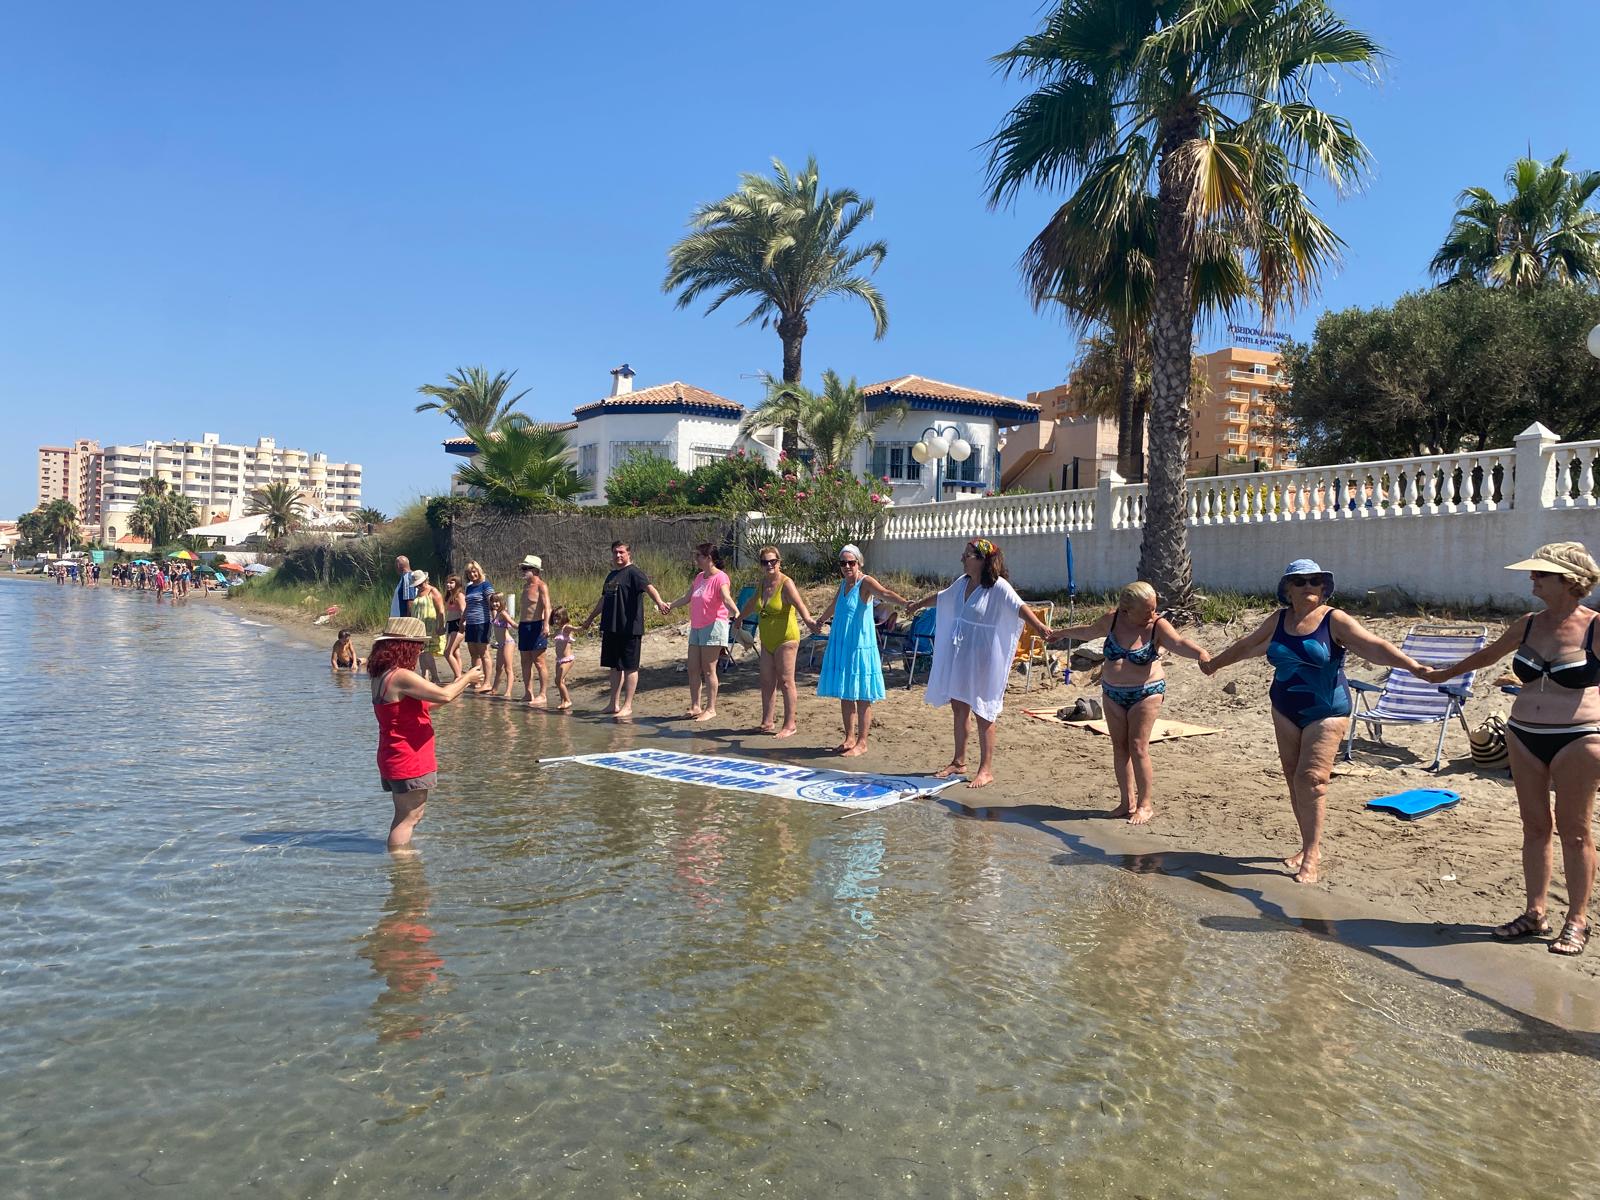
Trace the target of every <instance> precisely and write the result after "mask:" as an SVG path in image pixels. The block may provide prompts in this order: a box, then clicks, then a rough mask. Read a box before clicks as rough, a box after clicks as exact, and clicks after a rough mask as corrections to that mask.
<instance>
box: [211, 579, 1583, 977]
mask: <svg viewBox="0 0 1600 1200" xmlns="http://www.w3.org/2000/svg"><path fill="white" fill-rule="evenodd" d="M826 595H827V592H826V591H825V590H824V589H820V588H818V589H810V590H808V603H811V604H813V605H816V606H817V607H820V605H818V604H817V602H818V601H824V602H825V598H826ZM228 607H229V608H230V609H237V610H240V611H245V610H246V609H248V611H249V612H251V613H252V614H253V615H259V616H260V617H261V618H263V619H270V620H275V621H279V622H287V623H291V624H293V625H295V626H296V627H297V628H298V627H299V626H301V625H303V624H305V623H306V622H308V621H309V618H308V617H298V616H296V615H295V614H292V613H286V612H285V610H283V609H281V608H275V607H271V606H264V605H257V604H249V603H248V602H246V601H243V600H239V601H235V602H233V603H230V604H229V605H228ZM1084 612H1085V610H1081V609H1080V613H1079V619H1080V620H1086V619H1090V618H1089V617H1088V616H1085V615H1084ZM1265 613H1266V610H1264V609H1263V610H1261V611H1260V612H1254V613H1247V614H1244V615H1242V616H1241V617H1240V618H1239V619H1238V620H1235V621H1231V622H1229V623H1227V624H1211V625H1201V626H1198V627H1196V628H1194V629H1192V630H1190V631H1189V632H1190V633H1191V634H1192V636H1194V637H1195V638H1196V640H1198V641H1199V642H1200V643H1201V644H1203V645H1205V646H1206V647H1207V648H1208V649H1210V650H1211V651H1212V652H1213V653H1215V652H1216V651H1217V650H1219V649H1221V648H1222V647H1224V646H1226V645H1227V644H1228V643H1229V642H1231V641H1232V640H1234V639H1235V638H1237V637H1238V636H1240V635H1241V634H1242V633H1244V632H1246V631H1248V630H1249V629H1251V628H1253V627H1254V626H1255V624H1256V623H1257V622H1258V621H1259V620H1260V619H1261V618H1262V617H1263V616H1264V615H1265ZM1419 619H1421V618H1419V617H1417V616H1377V617H1363V618H1362V620H1363V622H1364V623H1365V624H1366V625H1367V626H1368V628H1370V629H1372V630H1374V631H1375V632H1377V633H1379V634H1381V635H1382V636H1384V637H1386V638H1388V639H1390V640H1391V641H1395V642H1398V641H1399V640H1400V639H1401V638H1403V637H1404V635H1405V632H1406V630H1407V629H1408V628H1409V627H1410V626H1411V625H1412V624H1414V623H1415V622H1416V621H1417V620H1419ZM1502 620H1503V618H1502ZM1490 625H1491V636H1493V635H1494V633H1497V632H1498V630H1499V629H1500V628H1502V627H1503V626H1502V625H1500V624H1497V623H1495V622H1494V621H1491V622H1490ZM317 632H318V633H321V632H322V631H321V630H318V631H317ZM327 640H328V642H329V644H330V645H331V643H332V630H328V631H327ZM362 640H363V639H359V638H358V642H361V641H362ZM686 646H687V627H686V626H674V627H669V628H665V629H658V630H655V631H652V632H651V633H650V634H649V635H647V636H646V638H645V641H644V648H643V660H642V667H641V672H640V682H639V691H638V695H637V698H636V700H635V703H634V718H635V719H634V722H633V723H634V725H635V727H636V728H637V729H640V730H644V729H651V728H654V729H656V730H658V731H659V736H661V737H663V738H670V739H674V740H680V744H681V742H682V741H688V742H689V743H690V744H692V746H693V747H694V748H695V749H696V750H700V751H704V752H711V753H716V752H721V753H733V754H741V755H753V756H760V755H772V756H774V757H777V758H780V759H783V760H785V761H790V762H794V763H798V764H803V765H837V766H840V767H843V768H846V769H851V770H861V771H884V772H894V773H927V772H931V771H933V770H935V769H937V768H938V767H940V766H942V765H944V763H945V762H947V761H948V759H949V752H950V723H949V722H950V718H949V712H948V710H947V709H934V708H931V707H929V706H928V705H927V704H926V703H924V701H923V687H922V682H921V681H922V679H923V674H922V672H921V671H919V673H918V683H917V685H916V686H914V687H912V688H911V689H909V690H907V689H906V687H905V673H904V671H903V670H902V669H901V667H900V666H899V664H898V662H890V663H887V664H886V669H885V676H886V685H887V688H888V696H887V697H886V699H885V700H884V701H883V702H882V703H880V704H877V705H875V706H874V707H873V714H874V716H873V730H872V739H871V749H870V751H869V752H868V753H867V754H865V755H863V756H861V757H860V758H858V759H854V760H848V761H836V760H834V759H833V757H832V755H830V754H828V753H827V750H828V748H829V747H831V746H833V745H834V744H836V743H837V741H838V738H839V733H840V725H839V706H838V702H837V701H834V700H819V699H818V698H817V697H816V695H815V690H816V673H815V670H807V669H806V666H805V655H804V654H802V655H801V665H800V675H799V682H800V713H799V733H798V734H797V735H796V736H795V737H793V738H790V739H787V740H784V741H779V740H777V739H774V738H772V737H770V736H766V735H763V734H760V733H756V732H754V729H755V726H756V724H757V723H758V721H759V717H760V693H759V681H758V677H757V670H756V666H755V662H754V656H753V652H752V651H749V650H745V649H742V648H739V647H735V654H736V656H737V660H738V665H737V666H736V668H735V669H734V670H733V671H731V672H728V673H726V674H725V675H724V679H723V685H722V690H721V696H720V699H719V702H718V711H717V717H716V719H714V720H711V721H707V722H700V723H695V722H692V721H690V720H688V719H687V718H685V717H684V716H683V715H682V714H683V712H684V709H685V707H686V699H687V695H686V691H685V679H686V675H685V672H684V669H683V667H684V659H685V648H686ZM575 654H576V659H577V661H576V663H575V667H576V674H575V675H574V676H573V679H572V682H571V685H570V686H571V688H572V695H573V701H574V705H575V709H576V716H575V718H572V719H582V720H600V719H602V718H601V716H600V711H599V710H600V709H601V708H602V707H603V706H604V704H605V701H606V695H607V691H606V678H607V676H606V672H604V671H603V670H602V669H601V668H600V665H599V637H598V635H591V636H587V637H582V638H580V639H579V640H578V642H577V644H576V647H575ZM819 661H820V658H819ZM1163 662H1164V664H1165V667H1166V672H1167V679H1168V685H1167V686H1168V691H1167V696H1166V700H1165V706H1164V708H1163V716H1164V717H1165V718H1168V719H1172V720H1181V721H1185V722H1189V723H1192V724H1196V725H1207V726H1215V727H1218V728H1220V730H1221V732H1220V733H1215V734H1211V735H1208V736H1203V737H1192V738H1184V739H1179V740H1174V741H1166V742H1161V743H1158V744H1156V745H1155V746H1153V747H1152V754H1153V756H1154V759H1155V766H1156V787H1157V794H1156V811H1157V815H1156V819H1155V820H1154V821H1153V822H1151V823H1150V824H1149V825H1146V826H1140V827H1130V826H1128V825H1127V823H1126V822H1125V821H1121V820H1116V819H1112V818H1110V816H1109V813H1110V812H1111V810H1112V809H1113V808H1114V807H1116V804H1117V793H1116V782H1115V779H1114V778H1113V776H1112V772H1111V744H1110V740H1109V739H1108V738H1106V737H1103V736H1100V735H1097V734H1094V733H1090V732H1088V731H1085V730H1081V729H1074V728H1066V727H1063V726H1059V725H1054V724H1049V723H1045V722H1041V721H1036V720H1033V719H1031V718H1029V717H1026V716H1024V715H1023V710H1024V709H1025V708H1031V709H1044V710H1047V711H1053V710H1055V709H1057V708H1061V707H1063V706H1068V705H1070V704H1071V703H1072V702H1073V700H1075V699H1076V698H1077V697H1079V696H1093V697H1096V698H1098V696H1099V688H1098V685H1097V684H1096V683H1093V682H1091V675H1090V674H1089V673H1085V672H1075V673H1074V676H1073V683H1072V684H1071V685H1070V686H1065V685H1062V684H1061V683H1060V682H1059V681H1049V682H1045V683H1043V684H1041V683H1040V673H1039V672H1037V671H1036V672H1035V675H1034V685H1033V687H1032V689H1031V690H1029V691H1024V680H1023V677H1022V675H1021V674H1016V675H1014V676H1013V679H1012V683H1011V685H1010V688H1009V690H1008V693H1007V698H1006V710H1005V714H1004V716H1003V717H1002V718H1001V721H1000V734H999V752H998V763H997V778H996V781H995V783H994V784H993V785H992V786H990V787H988V788H985V789H983V790H981V791H967V790H965V789H962V788H959V787H958V788H956V789H952V790H951V791H948V792H946V793H945V794H944V796H945V799H947V800H948V801H950V802H952V803H954V804H962V805H966V806H968V807H971V808H981V809H982V810H983V811H984V813H985V815H989V816H1006V815H1010V814H1013V813H1016V814H1020V815H1022V816H1023V817H1025V818H1027V819H1030V820H1037V821H1039V822H1040V823H1042V824H1044V825H1046V826H1048V827H1050V828H1051V829H1052V831H1055V832H1058V833H1059V832H1061V831H1063V830H1069V831H1070V832H1071V833H1072V834H1073V835H1074V836H1079V835H1081V836H1082V837H1084V838H1087V839H1089V840H1091V841H1092V842H1094V843H1095V844H1096V845H1099V846H1101V847H1104V848H1116V849H1118V850H1119V851H1122V852H1123V853H1124V856H1126V854H1128V853H1131V854H1133V855H1149V856H1167V857H1168V858H1169V859H1171V858H1172V857H1173V856H1180V857H1179V859H1178V861H1188V862H1192V863H1210V864H1211V866H1212V867H1215V868H1219V869H1218V870H1213V871H1212V872H1211V873H1210V874H1211V878H1210V886H1213V887H1216V886H1222V887H1224V888H1228V889H1231V890H1236V891H1237V890H1241V889H1242V890H1249V891H1255V890H1260V891H1261V892H1262V893H1263V894H1268V893H1270V894H1271V895H1272V896H1273V898H1274V903H1275V904H1277V905H1279V906H1280V907H1285V906H1287V905H1289V904H1293V905H1295V906H1297V911H1303V912H1305V913H1313V912H1322V911H1324V909H1326V906H1327V905H1328V904H1330V903H1331V904H1332V905H1333V908H1334V909H1337V908H1338V907H1339V905H1340V904H1341V903H1344V902H1350V903H1353V904H1357V905H1362V906H1365V905H1375V906H1377V908H1376V909H1375V910H1373V911H1375V912H1376V911H1381V912H1382V913H1383V914H1384V916H1385V917H1386V919H1387V920H1388V921H1389V922H1391V923H1395V924H1397V925H1400V924H1403V925H1404V926H1406V927H1408V928H1410V929H1411V930H1413V931H1416V930H1421V931H1423V932H1424V933H1425V934H1427V935H1428V936H1427V937H1426V938H1424V939H1423V940H1425V941H1426V940H1429V939H1432V940H1437V941H1443V942H1457V943H1460V942H1470V943H1471V944H1472V950H1473V952H1474V953H1475V954H1478V955H1479V956H1480V957H1481V959H1482V963H1483V965H1484V967H1485V968H1486V969H1488V970H1490V971H1505V972H1519V971H1521V972H1529V973H1531V974H1532V975H1535V976H1544V975H1545V974H1546V973H1547V972H1550V971H1556V972H1560V973H1562V975H1564V976H1565V977H1566V978H1568V979H1574V978H1584V977H1589V978H1592V977H1594V976H1595V975H1597V974H1600V955H1594V954H1588V955H1583V956H1580V957H1578V958H1574V959H1560V958H1558V957H1557V956H1555V955H1552V954H1549V953H1548V952H1547V951H1546V949H1545V943H1544V941H1543V940H1535V941H1529V942H1523V943H1516V944H1508V945H1501V944H1499V943H1491V942H1488V941H1487V938H1488V932H1487V927H1488V926H1491V925H1494V924H1498V923H1499V922H1502V921H1506V920H1509V919H1510V918H1511V917H1513V916H1515V915H1516V914H1517V913H1518V912H1519V911H1520V910H1521V904H1522V870H1521V864H1520V857H1519V855H1520V846H1521V826H1520V823H1519V821H1518V818H1517V807H1516V797H1515V794H1514V792H1513V790H1512V786H1511V780H1510V777H1509V775H1505V774H1485V773H1482V772H1480V771H1478V770H1477V769H1476V768H1475V767H1474V766H1473V764H1472V761H1471V758H1470V756H1469V755H1468V746H1467V738H1466V734H1465V733H1464V732H1463V731H1462V729H1461V728H1460V727H1459V725H1456V726H1453V727H1452V728H1451V730H1450V731H1449V733H1448V734H1447V735H1446V739H1445V754H1446V759H1447V761H1446V763H1445V765H1444V767H1443V769H1442V770H1440V771H1438V772H1433V771H1429V770H1427V769H1426V768H1427V764H1428V763H1429V762H1431V760H1432V746H1433V742H1434V740H1435V739H1436V738H1437V737H1438V731H1437V727H1422V728H1416V729H1399V730H1390V731H1386V734H1385V738H1386V740H1387V742H1388V745H1386V746H1378V745H1376V744H1374V743H1372V742H1370V741H1364V740H1363V738H1362V737H1361V736H1360V735H1359V734H1358V736H1357V743H1356V753H1355V761H1354V763H1352V764H1344V763H1341V764H1340V766H1339V767H1338V768H1337V769H1336V771H1335V778H1334V780H1333V783H1332V786H1331V788H1330V789H1329V793H1328V819H1327V825H1326V831H1325V834H1324V842H1323V845H1324V849H1323V876H1324V878H1323V882H1321V883H1319V884H1314V885H1310V886H1308V887H1302V886H1301V885H1297V884H1294V883H1293V882H1292V881H1291V880H1290V879H1289V877H1288V873H1287V872H1285V871H1284V870H1283V869H1282V868H1281V866H1280V865H1279V863H1278V861H1277V860H1279V859H1281V858H1282V856H1283V855H1285V854H1287V853H1289V852H1290V851H1292V850H1294V849H1297V848H1298V834H1297V831H1296V827H1295V823H1294V818H1293V814H1292V813H1291V812H1290V809H1289V803H1288V798H1287V795H1286V793H1285V791H1284V786H1283V780H1282V776H1281V774H1280V773H1279V769H1278V765H1277V751H1276V746H1275V743H1274V740H1273V733H1272V724H1271V718H1270V716H1269V712H1268V705H1267V688H1268V686H1269V683H1270V681H1271V670H1270V668H1269V667H1268V666H1267V664H1266V661H1265V660H1264V659H1260V658H1257V659H1253V660H1250V661H1248V662H1245V663H1241V664H1239V665H1237V666H1236V667H1234V668H1232V669H1230V670H1229V671H1227V672H1226V673H1224V674H1223V675H1221V676H1219V677H1217V678H1216V679H1207V678H1206V677H1204V676H1203V675H1201V674H1200V671H1199V669H1198V668H1197V667H1196V666H1195V665H1194V664H1193V663H1190V662H1188V661H1186V660H1174V659H1173V658H1172V657H1171V656H1167V657H1166V658H1164V660H1163ZM1348 667H1349V674H1350V676H1351V677H1352V678H1355V679H1364V680H1379V679H1381V678H1382V674H1383V672H1382V669H1380V668H1375V667H1372V666H1371V665H1370V664H1367V663H1364V662H1362V661H1361V660H1359V659H1357V658H1355V657H1354V656H1353V655H1352V656H1351V658H1350V659H1349V662H1348ZM1499 670H1500V669H1499V668H1495V669H1491V670H1490V671H1488V672H1485V673H1482V674H1480V676H1479V679H1478V682H1477V685H1476V687H1475V689H1474V693H1473V696H1472V699H1471V700H1470V701H1469V703H1468V705H1467V719H1468V721H1469V722H1470V723H1472V724H1474V725H1476V724H1477V723H1478V722H1480V721H1482V720H1483V719H1484V718H1485V717H1486V716H1487V715H1488V714H1489V713H1491V712H1499V713H1502V714H1504V713H1506V712H1508V711H1509V710H1510V706H1511V698H1510V697H1509V696H1506V695H1504V694H1502V693H1501V692H1500V691H1499V690H1498V689H1497V688H1496V687H1494V686H1493V681H1494V679H1495V678H1497V677H1498V675H1499ZM552 678H553V676H552ZM1230 684H1232V685H1236V686H1234V687H1233V690H1232V691H1231V692H1230V691H1228V690H1225V689H1226V688H1227V686H1228V685H1230ZM518 690H519V693H520V687H519V689H518ZM552 694H553V689H552ZM472 703H480V704H486V703H501V704H504V703H507V702H506V701H489V700H474V701H472ZM512 707H520V702H516V703H513V704H512ZM528 717H529V719H530V720H540V721H542V720H562V719H569V718H564V717H561V716H558V715H556V714H551V715H549V716H545V715H544V714H541V713H538V712H530V713H528ZM684 748H687V747H684ZM975 751H976V744H975V743H974V744H973V745H972V746H971V747H970V752H973V753H975ZM1415 787H1443V788H1448V789H1451V790H1453V791H1456V792H1459V793H1460V794H1461V796H1462V801H1461V803H1460V804H1459V805H1457V806H1456V807H1455V808H1454V809H1452V810H1449V811H1445V812H1440V813H1436V814H1434V815H1432V816H1429V817H1426V818H1423V819H1421V820H1418V821H1410V822H1408V821H1402V820H1399V819H1397V818H1395V817H1392V816H1389V815H1385V814H1380V813H1374V812H1368V811H1365V810H1364V809H1363V805H1364V804H1365V803H1366V802H1367V801H1368V800H1370V799H1373V798H1374V797H1377V796H1382V795H1387V794H1391V793H1394V792H1398V791H1403V790H1405V789H1407V788H1415ZM1152 861H1158V860H1156V859H1152ZM1123 865H1129V864H1128V863H1126V862H1124V864H1123ZM1280 884H1281V885H1282V886H1281V888H1280V886H1279V885H1280ZM1565 904H1566V894H1565V891H1564V888H1563V886H1562V881H1561V869H1560V863H1559V855H1558V859H1557V863H1556V869H1555V873H1554V880H1553V885H1552V889H1551V897H1550V912H1551V914H1552V920H1557V919H1559V917H1560V915H1561V913H1562V912H1563V911H1564V908H1565ZM1307 905H1310V906H1311V907H1310V908H1307V907H1306V906H1307ZM1319 905H1320V906H1323V908H1318V906H1319ZM1328 911H1332V910H1328ZM1574 973H1575V974H1574ZM1560 977H1562V976H1560V975H1558V976H1555V977H1554V978H1557V979H1559V978H1560Z"/></svg>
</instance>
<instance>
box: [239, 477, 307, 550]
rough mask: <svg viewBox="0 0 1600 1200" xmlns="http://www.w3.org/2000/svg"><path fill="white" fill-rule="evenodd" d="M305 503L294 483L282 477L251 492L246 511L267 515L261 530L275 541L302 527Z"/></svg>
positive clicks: (247, 513) (251, 514)
mask: <svg viewBox="0 0 1600 1200" xmlns="http://www.w3.org/2000/svg"><path fill="white" fill-rule="evenodd" d="M305 503H306V502H305V498H304V497H303V496H301V495H300V493H299V491H297V490H296V489H295V487H294V485H293V484H290V483H285V482H284V481H283V480H281V479H280V480H276V481H274V482H272V483H269V484H266V485H265V486H263V487H258V488H256V489H255V491H253V492H251V493H250V502H249V503H248V504H246V505H245V510H244V511H245V515H246V516H250V517H256V516H265V517H266V518H267V519H266V520H265V521H264V522H263V523H262V526H261V531H262V532H263V533H265V534H266V535H267V539H268V540H269V541H274V542H275V541H277V540H278V539H280V538H285V537H288V536H289V535H290V534H291V533H293V532H294V531H295V530H296V529H298V528H300V524H301V522H302V521H303V520H304V519H305Z"/></svg>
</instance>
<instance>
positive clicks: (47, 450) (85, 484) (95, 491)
mask: <svg viewBox="0 0 1600 1200" xmlns="http://www.w3.org/2000/svg"><path fill="white" fill-rule="evenodd" d="M105 460H106V456H105V451H103V450H101V449H100V443H99V442H96V441H92V440H90V439H88V438H79V439H78V440H77V441H75V442H73V443H72V445H70V446H40V447H39V501H38V503H37V504H36V505H35V506H34V507H35V508H43V507H44V506H45V505H47V504H49V503H50V502H51V501H52V500H69V501H71V502H72V506H73V507H74V508H76V509H77V510H78V522H79V524H81V525H83V526H85V527H89V526H96V525H99V524H100V485H101V477H102V475H103V474H104V471H105Z"/></svg>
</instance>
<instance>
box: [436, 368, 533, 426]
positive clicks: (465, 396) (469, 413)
mask: <svg viewBox="0 0 1600 1200" xmlns="http://www.w3.org/2000/svg"><path fill="white" fill-rule="evenodd" d="M516 377H517V373H516V372H515V371H512V372H511V373H510V374H509V375H508V374H506V372H504V371H496V372H495V373H494V374H493V375H492V376H491V375H490V374H489V372H488V371H486V370H485V369H484V368H483V367H457V368H456V369H455V370H454V371H452V372H451V373H450V374H449V375H447V376H445V381H444V383H425V384H423V385H422V386H421V387H419V388H418V389H417V391H418V392H420V393H422V395H424V396H431V397H433V398H432V399H431V400H424V401H423V402H422V403H421V404H419V405H417V407H416V411H417V412H419V413H420V412H441V413H443V414H444V415H445V416H447V417H449V418H450V420H452V421H454V422H455V423H456V424H457V425H459V426H461V428H462V429H465V430H472V429H488V430H496V429H500V428H502V427H503V426H505V425H507V424H515V423H518V422H526V421H527V420H528V417H527V415H526V414H524V413H523V412H522V411H521V410H519V409H518V408H517V405H518V404H519V403H521V401H522V398H523V397H524V396H526V395H527V394H528V390H527V389H524V390H522V391H520V392H518V393H517V394H516V395H514V396H508V395H507V394H506V393H508V392H509V391H510V390H511V381H512V380H513V379H515V378H516Z"/></svg>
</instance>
